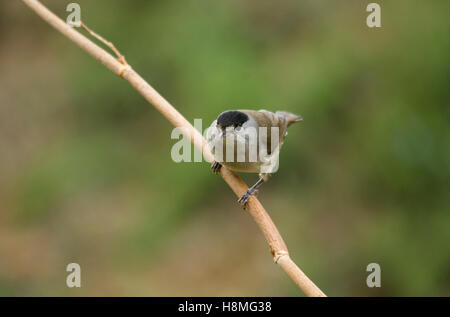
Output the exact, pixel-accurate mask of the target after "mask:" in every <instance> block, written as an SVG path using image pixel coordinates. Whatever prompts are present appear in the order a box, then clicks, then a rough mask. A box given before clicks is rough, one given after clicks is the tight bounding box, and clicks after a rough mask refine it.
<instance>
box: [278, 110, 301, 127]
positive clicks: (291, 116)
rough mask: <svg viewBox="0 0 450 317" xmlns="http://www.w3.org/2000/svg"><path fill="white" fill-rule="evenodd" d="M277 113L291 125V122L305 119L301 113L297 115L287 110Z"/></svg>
mask: <svg viewBox="0 0 450 317" xmlns="http://www.w3.org/2000/svg"><path fill="white" fill-rule="evenodd" d="M276 114H277V115H278V116H280V117H282V118H284V119H285V120H286V122H287V126H290V125H291V124H293V123H295V122H299V121H302V120H303V118H302V117H300V116H299V115H296V114H293V113H290V112H286V111H277V112H276Z"/></svg>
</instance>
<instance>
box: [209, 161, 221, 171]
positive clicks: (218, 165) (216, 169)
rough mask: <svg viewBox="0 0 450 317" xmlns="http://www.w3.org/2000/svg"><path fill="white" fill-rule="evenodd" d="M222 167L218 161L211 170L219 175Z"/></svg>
mask: <svg viewBox="0 0 450 317" xmlns="http://www.w3.org/2000/svg"><path fill="white" fill-rule="evenodd" d="M221 167H222V165H221V164H220V163H218V162H216V161H214V162H213V163H212V165H211V169H212V171H213V173H214V174H219V171H220V168H221Z"/></svg>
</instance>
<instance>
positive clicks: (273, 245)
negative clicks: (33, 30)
mask: <svg viewBox="0 0 450 317" xmlns="http://www.w3.org/2000/svg"><path fill="white" fill-rule="evenodd" d="M22 1H23V2H24V3H25V4H26V5H27V6H28V7H30V8H31V9H32V10H33V11H35V12H36V13H37V14H38V15H39V16H40V17H41V18H42V19H43V20H45V21H46V22H47V23H49V24H50V25H51V26H53V27H54V28H55V29H56V30H58V31H59V32H61V33H62V34H63V35H64V36H66V37H67V38H69V39H70V40H71V41H73V42H74V43H75V44H77V45H78V46H79V47H80V48H81V49H83V50H84V51H86V52H87V53H89V54H90V55H91V56H92V57H94V58H95V59H96V60H98V61H99V62H101V63H102V64H103V65H105V66H106V67H107V68H108V69H109V70H111V71H112V72H113V73H115V74H116V75H118V76H120V77H122V78H123V79H125V80H126V81H128V82H129V83H130V84H131V85H132V86H133V87H134V88H135V89H136V90H137V91H138V92H139V93H140V94H141V95H142V96H143V97H144V98H145V99H146V100H147V101H148V102H149V103H150V104H152V105H153V106H154V107H155V108H156V109H157V110H158V111H159V112H160V113H161V114H162V115H163V116H165V117H166V118H167V119H168V120H169V121H170V122H171V123H172V124H173V125H174V126H175V127H178V128H180V129H181V131H182V132H183V134H185V135H186V136H187V137H189V139H190V140H191V142H192V143H193V144H194V146H195V147H196V148H197V149H198V150H200V151H201V152H202V153H203V155H204V157H205V159H206V160H207V161H208V162H212V161H213V155H212V154H211V153H210V152H209V151H208V150H207V148H206V147H205V144H206V141H205V139H204V138H203V136H202V135H201V134H200V132H199V131H197V130H196V129H195V128H194V127H193V126H192V125H191V124H190V123H189V122H188V121H187V120H186V119H185V118H184V117H183V116H182V115H181V114H180V113H179V112H178V111H177V110H176V109H175V108H174V107H173V106H172V105H171V104H170V103H169V102H167V100H165V99H164V98H163V97H162V96H161V95H160V94H159V93H158V92H157V91H156V90H155V89H153V87H152V86H150V85H149V84H148V83H147V82H146V81H145V80H144V79H143V78H142V77H141V76H139V74H138V73H136V72H135V71H134V70H133V69H132V68H131V67H130V66H129V65H128V64H126V62H125V59H124V58H123V56H122V55H121V54H120V53H119V52H118V51H117V50H114V52H115V53H116V54H118V55H119V56H118V57H119V58H118V59H116V58H114V57H113V56H112V55H111V54H109V53H108V52H106V51H105V50H104V49H102V48H101V47H99V46H98V45H96V44H95V43H93V42H92V41H91V40H89V39H88V38H86V37H85V36H84V35H82V34H81V33H79V32H78V31H76V30H75V29H73V28H72V27H71V26H69V25H68V24H66V23H65V22H64V21H63V20H61V19H60V18H59V17H57V16H56V15H55V14H54V13H53V12H51V11H50V10H48V9H47V8H46V7H45V6H43V5H42V4H41V3H40V2H39V1H38V0H22ZM85 29H86V30H88V32H89V33H90V34H91V35H94V34H95V33H94V32H92V31H91V30H90V29H88V28H87V27H85ZM94 36H95V37H96V38H97V39H99V40H101V41H104V42H106V43H109V44H107V45H108V46H109V47H110V48H112V47H114V45H113V44H112V43H110V42H108V41H106V40H104V39H103V38H102V37H100V36H97V35H94ZM114 48H115V47H114ZM220 175H221V176H222V177H223V179H224V180H225V182H226V183H227V184H228V185H229V186H230V187H231V189H232V190H233V191H234V193H235V194H236V195H237V196H238V197H240V196H242V195H243V194H244V193H245V192H246V191H247V189H248V187H247V185H246V184H245V183H244V182H243V181H242V179H241V178H240V177H238V176H237V175H236V174H234V173H233V172H231V171H229V170H227V169H226V168H225V167H222V168H221V169H220ZM247 210H248V212H249V213H250V215H251V216H252V217H253V219H254V220H255V222H256V223H257V225H258V227H259V228H260V229H261V231H262V232H263V234H264V237H265V238H266V241H267V243H268V244H269V247H270V252H271V253H272V256H273V259H274V261H275V263H277V264H278V265H279V266H280V267H281V268H282V269H283V270H284V271H285V272H286V274H287V275H288V276H289V277H290V278H291V279H292V280H293V281H294V282H295V284H297V285H298V287H299V288H300V289H301V290H303V292H304V293H305V294H306V295H307V296H317V297H324V296H326V295H325V294H324V293H323V292H322V291H321V290H320V289H319V288H318V287H317V286H316V285H315V284H314V283H313V282H312V281H311V280H310V279H309V278H308V277H307V276H306V275H305V274H304V273H303V272H302V270H300V268H299V267H298V266H297V265H296V264H295V263H294V262H293V261H292V259H291V258H290V256H289V253H288V250H287V247H286V244H285V243H284V241H283V238H282V237H281V235H280V233H279V232H278V229H277V228H276V226H275V224H274V223H273V222H272V219H271V218H270V216H269V215H268V213H267V212H266V210H265V209H264V207H263V206H262V205H261V203H260V202H259V201H258V199H257V198H256V197H254V196H252V197H251V198H250V200H249V202H248V207H247Z"/></svg>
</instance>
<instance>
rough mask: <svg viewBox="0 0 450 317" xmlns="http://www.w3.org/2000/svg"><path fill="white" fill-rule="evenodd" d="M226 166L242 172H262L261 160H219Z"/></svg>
mask: <svg viewBox="0 0 450 317" xmlns="http://www.w3.org/2000/svg"><path fill="white" fill-rule="evenodd" d="M219 163H220V164H222V165H224V166H225V167H226V168H228V169H230V170H232V171H235V172H242V173H260V171H261V165H262V164H261V162H219Z"/></svg>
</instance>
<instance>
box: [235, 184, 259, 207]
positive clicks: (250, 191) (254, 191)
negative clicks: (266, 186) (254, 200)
mask: <svg viewBox="0 0 450 317" xmlns="http://www.w3.org/2000/svg"><path fill="white" fill-rule="evenodd" d="M256 194H258V190H257V189H253V188H249V189H248V190H247V192H246V193H245V194H244V195H242V196H241V198H239V199H238V203H239V204H241V206H244V207H245V205H246V204H247V202H248V200H249V199H250V196H251V195H256Z"/></svg>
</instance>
